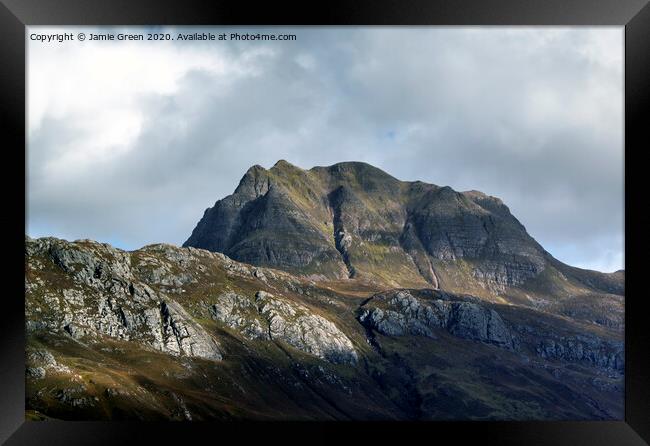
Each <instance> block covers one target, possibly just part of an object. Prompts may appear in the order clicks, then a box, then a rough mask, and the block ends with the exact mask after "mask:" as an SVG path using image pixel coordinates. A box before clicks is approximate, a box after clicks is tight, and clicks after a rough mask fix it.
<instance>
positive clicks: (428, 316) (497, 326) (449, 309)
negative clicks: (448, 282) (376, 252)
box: [358, 290, 516, 350]
mask: <svg viewBox="0 0 650 446" xmlns="http://www.w3.org/2000/svg"><path fill="white" fill-rule="evenodd" d="M430 293H431V294H430V296H431V298H429V299H426V300H424V299H421V298H416V297H414V296H413V295H412V294H411V293H410V292H409V291H407V290H400V291H397V292H393V293H383V294H379V295H375V296H373V297H372V298H371V299H370V300H369V301H368V302H366V303H365V304H364V305H363V306H362V307H361V308H360V310H359V315H358V319H359V321H360V322H361V323H362V324H363V325H364V326H366V327H368V328H371V329H374V330H377V331H378V332H379V333H382V334H384V335H387V336H404V335H419V336H427V337H430V338H434V339H435V338H436V335H435V331H436V329H444V330H446V331H447V332H449V333H451V334H453V335H454V336H458V337H460V338H464V339H471V340H476V341H481V342H485V343H490V344H494V345H497V346H499V347H502V348H505V349H510V350H511V349H513V348H514V347H515V345H516V344H515V342H514V339H513V335H512V333H511V331H510V329H509V328H508V326H507V325H506V323H505V322H504V321H503V320H502V319H501V317H500V316H499V314H498V313H497V312H496V311H494V310H493V309H491V308H486V307H484V306H482V305H480V304H479V303H476V302H466V301H456V300H450V296H449V295H448V294H445V293H436V292H430Z"/></svg>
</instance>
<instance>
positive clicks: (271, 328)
mask: <svg viewBox="0 0 650 446" xmlns="http://www.w3.org/2000/svg"><path fill="white" fill-rule="evenodd" d="M26 260H27V263H26V277H25V278H26V295H25V298H26V306H25V311H26V321H27V325H26V329H27V352H26V362H27V369H26V373H27V375H26V379H27V385H26V398H27V400H26V407H27V409H28V414H29V416H30V417H32V418H36V419H38V418H43V417H53V418H63V419H107V418H109V419H124V418H128V419H192V420H201V419H233V418H235V419H240V418H245V419H468V418H469V419H612V418H621V417H622V413H623V393H622V388H623V387H622V386H623V374H622V372H623V368H624V362H623V344H622V329H620V327H616V326H611V325H607V324H603V323H600V322H599V321H595V320H594V321H585V320H580V319H574V318H572V317H568V316H564V315H553V314H550V313H549V312H547V311H538V310H535V309H532V308H524V307H520V306H516V305H506V304H497V303H489V302H486V301H485V299H481V298H477V297H474V296H471V295H467V294H457V293H450V292H446V291H441V290H434V289H432V288H431V287H425V288H422V289H405V288H399V289H391V290H387V289H379V288H377V289H375V290H373V289H372V288H370V287H369V286H366V287H365V288H364V287H361V286H355V284H357V282H355V281H348V282H345V283H344V284H343V285H341V286H337V283H338V282H316V281H312V280H311V279H308V278H305V277H296V276H294V275H291V274H289V273H287V272H283V271H280V270H274V269H269V268H263V267H254V266H251V265H247V264H243V263H239V262H236V261H233V260H231V259H230V258H228V257H227V256H224V255H223V254H218V253H211V252H209V251H206V250H201V249H194V248H177V247H174V246H171V245H151V246H147V247H144V248H142V249H140V250H137V251H132V252H125V251H121V250H119V249H115V248H112V247H111V246H109V245H106V244H100V243H96V242H92V241H87V240H86V241H76V242H73V243H70V242H66V241H63V240H58V239H53V238H46V239H38V240H32V239H27V240H26ZM341 283H343V282H341Z"/></svg>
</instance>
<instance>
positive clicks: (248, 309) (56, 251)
mask: <svg viewBox="0 0 650 446" xmlns="http://www.w3.org/2000/svg"><path fill="white" fill-rule="evenodd" d="M26 246H27V252H26V254H27V256H28V257H29V258H30V262H29V264H28V265H29V269H28V276H27V284H26V291H27V293H28V295H29V296H30V298H31V299H32V300H33V301H34V303H35V305H30V306H28V307H27V314H28V319H27V328H28V330H55V331H57V330H58V331H64V332H66V333H68V334H69V335H70V336H71V337H73V338H74V339H79V340H92V339H95V340H97V339H98V337H99V336H101V335H104V336H108V337H111V338H114V339H119V340H125V341H136V342H138V343H141V344H144V345H147V346H149V347H152V348H153V349H156V350H160V351H162V352H165V353H169V354H171V355H176V356H190V357H200V358H205V359H210V360H216V361H218V360H221V359H222V351H221V348H220V346H219V342H218V340H217V339H216V337H215V336H214V335H212V334H210V333H208V332H207V331H206V329H205V328H204V327H203V326H201V324H199V323H197V322H196V321H195V318H194V317H193V316H192V315H190V314H189V313H188V311H187V310H186V309H185V308H184V306H183V305H182V304H181V303H179V302H181V301H182V297H183V293H184V292H185V290H184V289H183V287H188V286H191V285H192V284H197V283H198V281H199V277H197V276H196V275H194V274H192V273H193V271H192V266H193V265H195V266H196V267H197V268H199V269H198V270H197V271H196V272H200V268H201V265H200V264H199V265H196V264H197V258H196V257H195V256H193V255H192V253H190V252H189V251H188V250H180V249H178V248H174V247H171V246H164V245H158V246H153V247H151V248H145V249H144V250H142V251H140V252H138V254H137V255H133V254H130V253H127V252H124V251H120V250H116V249H114V248H112V247H110V246H108V245H104V244H99V243H94V242H90V241H83V242H80V243H74V244H71V243H66V242H63V241H60V240H56V239H40V240H36V241H34V240H28V241H27V245H26ZM152 254H155V255H152ZM134 257H136V258H135V259H134ZM215 260H216V262H215V263H217V264H218V265H219V267H224V266H225V267H226V268H232V270H234V271H238V272H241V273H243V274H248V273H249V270H248V268H247V267H246V266H244V265H235V264H234V263H233V262H231V261H227V260H225V258H223V257H218V256H215ZM219 260H223V263H220V262H219ZM213 266H214V265H213ZM179 267H184V268H185V270H183V271H182V272H180V271H181V270H179ZM204 268H205V267H204ZM251 274H257V276H258V277H259V278H263V279H262V280H260V282H261V283H264V282H263V280H266V276H264V274H263V273H262V272H260V271H259V270H255V272H253V273H251ZM270 274H273V273H270ZM254 277H255V276H254ZM52 280H56V284H57V285H56V287H53V286H52V285H53V284H52V282H51V281H52ZM201 310H202V311H203V312H209V313H210V314H211V315H212V317H213V318H214V319H215V320H218V321H220V322H223V323H225V324H227V325H228V326H229V327H231V328H235V329H237V330H239V331H240V332H241V333H242V334H244V335H245V336H247V337H249V338H250V339H265V340H279V341H283V342H285V343H286V344H288V345H290V346H292V347H295V348H296V349H298V350H302V351H304V352H306V353H309V354H312V355H314V356H317V357H319V358H323V359H325V360H329V361H331V362H335V363H354V362H355V361H356V359H357V355H356V351H355V349H354V346H353V345H352V343H351V341H350V340H349V339H348V338H347V337H346V336H345V335H344V334H343V333H342V332H341V331H340V330H339V329H338V328H337V327H336V325H334V324H333V323H332V322H330V321H328V320H327V319H325V318H324V317H322V316H320V315H317V314H314V313H313V312H312V311H311V310H310V309H309V308H307V307H306V306H304V305H299V304H297V303H295V302H291V301H288V300H286V299H282V298H281V297H276V296H274V295H273V294H271V293H269V292H266V291H262V290H260V291H257V292H256V293H255V294H254V296H245V295H240V294H237V293H234V292H226V293H221V294H218V295H216V296H214V303H212V304H210V305H205V306H204V308H202V309H201Z"/></svg>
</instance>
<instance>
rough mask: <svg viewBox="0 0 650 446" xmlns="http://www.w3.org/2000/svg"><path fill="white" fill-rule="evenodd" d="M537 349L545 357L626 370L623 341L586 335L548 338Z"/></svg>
mask: <svg viewBox="0 0 650 446" xmlns="http://www.w3.org/2000/svg"><path fill="white" fill-rule="evenodd" d="M535 351H536V352H537V354H538V355H539V356H540V357H542V358H545V359H555V360H560V361H570V362H584V363H588V364H590V365H593V366H595V367H599V368H603V369H610V370H614V371H617V372H621V373H622V372H623V371H624V370H625V355H624V347H623V343H622V342H605V341H603V340H602V339H599V338H596V337H589V336H585V335H577V336H573V337H568V338H567V337H565V338H555V339H554V338H546V339H544V340H542V341H540V342H539V344H538V345H537V347H536V348H535Z"/></svg>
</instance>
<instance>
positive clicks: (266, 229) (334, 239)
mask: <svg viewBox="0 0 650 446" xmlns="http://www.w3.org/2000/svg"><path fill="white" fill-rule="evenodd" d="M184 246H192V247H196V248H203V249H207V250H210V251H215V252H222V253H224V254H226V255H228V256H230V257H231V258H233V259H236V260H239V261H242V262H246V263H251V264H254V265H258V266H268V267H274V268H280V269H284V270H286V271H288V272H291V273H294V274H299V275H303V276H308V277H311V278H312V279H318V280H323V279H328V280H331V279H355V280H359V281H363V282H367V283H375V284H383V285H388V286H418V287H433V288H438V287H446V288H448V289H452V290H456V291H460V290H462V289H465V288H467V287H468V286H469V287H470V288H471V289H472V290H473V291H475V292H476V293H478V294H484V295H492V296H494V295H501V294H503V293H507V292H508V290H509V289H511V288H517V287H521V286H524V285H525V284H527V283H529V282H531V281H534V279H536V278H538V277H540V275H541V274H542V273H543V272H544V271H547V274H546V276H550V277H555V276H558V275H562V274H564V275H566V274H565V273H567V272H568V273H569V276H570V277H571V278H572V280H575V281H577V282H580V284H581V286H582V285H584V284H585V281H584V280H583V277H582V276H581V274H580V273H578V274H574V272H575V269H570V267H568V266H566V265H563V264H562V263H561V262H559V261H557V260H555V259H553V258H552V257H551V256H550V254H548V253H547V252H546V251H545V250H544V249H543V248H542V247H541V246H540V245H539V244H538V243H537V242H536V241H535V240H534V239H533V238H532V237H531V236H530V235H529V234H528V233H527V232H526V229H525V227H524V226H523V225H522V224H521V223H520V222H519V221H518V220H517V219H516V218H515V217H514V216H513V215H512V214H511V213H510V210H509V209H508V207H507V206H506V205H505V204H504V203H503V202H502V201H501V200H500V199H498V198H496V197H493V196H490V195H487V194H485V193H483V192H480V191H476V190H471V191H466V192H458V191H455V190H454V189H452V188H451V187H449V186H443V187H440V186H436V185H433V184H427V183H424V182H421V181H415V182H404V181H400V180H398V179H396V178H394V177H393V176H391V175H390V174H388V173H386V172H384V171H382V170H381V169H378V168H376V167H374V166H372V165H370V164H367V163H363V162H341V163H337V164H334V165H332V166H317V167H313V168H311V169H309V170H305V169H301V168H299V167H297V166H294V165H293V164H291V163H289V162H287V161H285V160H279V161H278V162H277V163H276V164H275V165H274V166H273V167H272V168H270V169H268V170H267V169H264V168H263V167H261V166H257V165H256V166H253V167H251V168H250V169H249V170H248V171H247V172H246V174H245V175H244V177H243V178H242V180H241V181H240V184H239V186H238V187H237V189H236V190H235V192H234V193H233V194H232V195H230V196H228V197H225V198H224V199H222V200H219V201H217V203H216V204H215V206H214V207H212V208H210V209H208V210H207V211H206V213H205V215H204V216H203V218H202V219H201V220H200V222H199V223H198V225H197V226H196V228H195V229H194V231H193V232H192V235H191V236H190V237H189V238H188V240H187V241H186V242H185V244H184ZM556 272H557V274H556ZM546 276H544V277H546ZM540 280H541V282H542V283H541V285H540V284H536V285H535V286H541V287H542V288H544V287H546V288H549V287H552V286H555V285H554V284H551V283H548V280H547V279H545V278H542V279H540ZM553 280H555V279H553ZM545 281H546V282H545ZM605 282H607V284H608V285H607V286H608V287H609V288H610V289H611V286H610V285H611V284H610V282H611V280H610V279H609V278H608V279H607V280H605V281H603V280H600V279H597V278H593V277H590V278H589V280H588V283H587V286H590V287H592V288H596V289H600V288H598V287H599V286H600V285H599V284H601V283H605Z"/></svg>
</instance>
